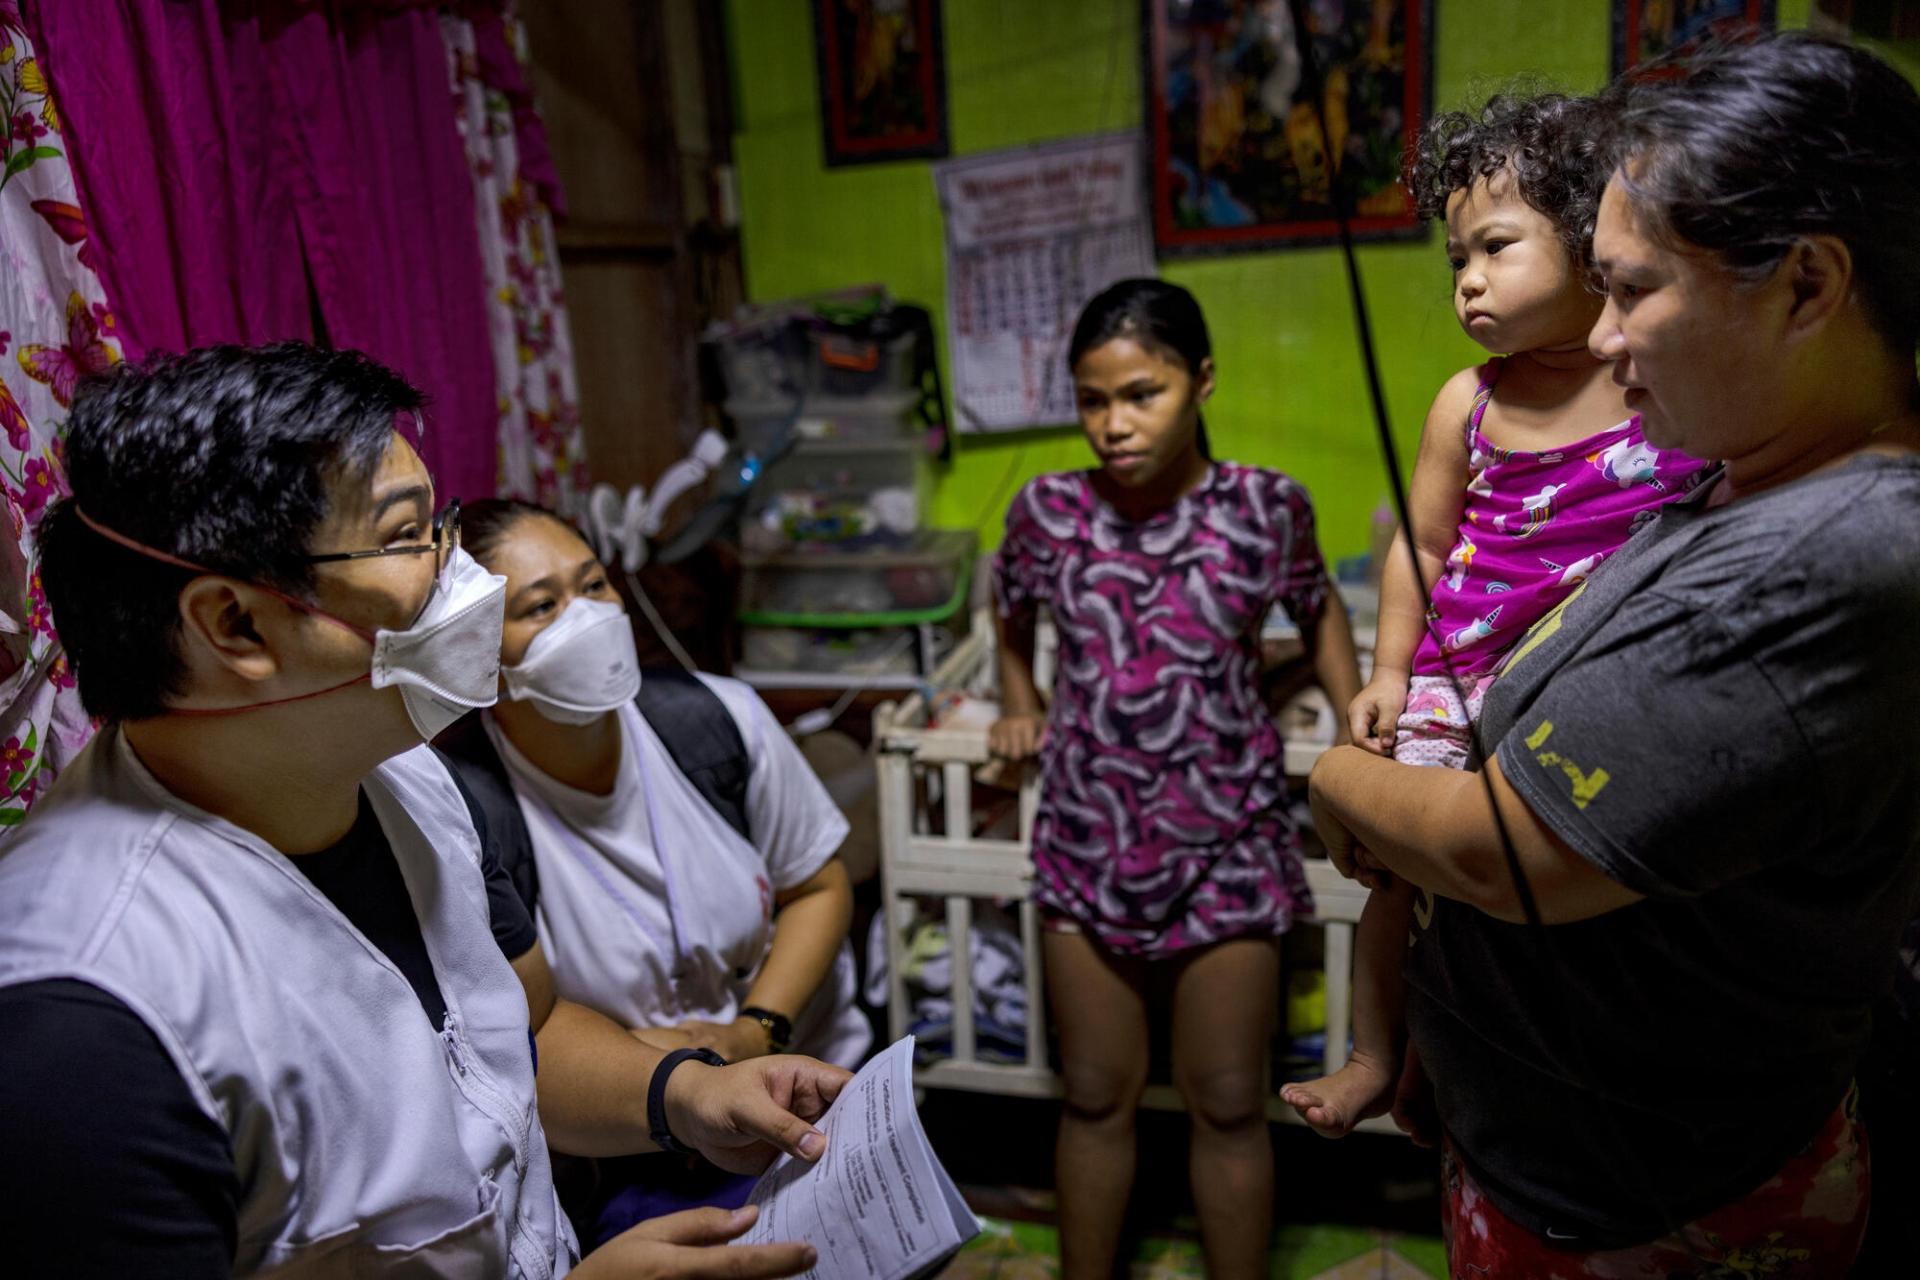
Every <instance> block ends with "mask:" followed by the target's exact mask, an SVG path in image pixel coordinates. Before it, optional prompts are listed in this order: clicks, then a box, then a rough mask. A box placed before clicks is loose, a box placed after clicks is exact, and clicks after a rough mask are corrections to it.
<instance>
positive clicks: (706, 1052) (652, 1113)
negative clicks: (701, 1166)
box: [647, 1049, 727, 1156]
mask: <svg viewBox="0 0 1920 1280" xmlns="http://www.w3.org/2000/svg"><path fill="white" fill-rule="evenodd" d="M688 1059H692V1060H693V1061H695V1062H704V1063H706V1064H707V1065H708V1066H710V1067H724V1066H726V1065H727V1060H726V1059H725V1058H723V1057H721V1056H720V1055H719V1054H717V1053H715V1052H714V1051H713V1050H711V1049H675V1050H674V1051H673V1052H672V1053H670V1054H668V1055H667V1056H666V1057H664V1058H662V1059H660V1065H659V1066H657V1067H655V1068H654V1069H653V1079H651V1080H649V1081H648V1082H647V1136H648V1137H649V1138H652V1139H653V1145H654V1146H656V1147H658V1148H660V1149H661V1150H662V1151H670V1152H672V1153H673V1154H674V1155H677V1156H692V1155H698V1154H700V1153H699V1152H697V1151H695V1150H694V1149H693V1148H692V1147H689V1146H685V1145H683V1144H682V1143H681V1142H680V1140H679V1139H678V1138H676V1137H674V1136H673V1133H672V1132H671V1131H670V1130H669V1129H668V1128H667V1077H668V1076H670V1075H672V1074H673V1069H674V1068H675V1067H677V1066H679V1065H680V1064H681V1063H683V1062H685V1061H687V1060H688Z"/></svg>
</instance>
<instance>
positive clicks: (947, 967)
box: [865, 902, 1027, 1062]
mask: <svg viewBox="0 0 1920 1280" xmlns="http://www.w3.org/2000/svg"><path fill="white" fill-rule="evenodd" d="M886 927H887V917H886V913H885V912H882V913H880V914H878V915H876V916H874V918H873V925H872V927H871V928H870V929H869V930H868V931H867V987H866V992H865V995H866V998H867V1002H868V1003H869V1004H874V1005H884V1004H885V1003H886V1002H887V973H888V969H887V934H886ZM907 929H908V932H907V946H906V968H905V974H904V976H905V978H906V982H907V995H908V1001H909V1004H910V1014H909V1021H910V1023H911V1026H910V1029H911V1031H912V1033H913V1034H914V1036H915V1037H916V1038H917V1040H918V1042H919V1049H918V1050H917V1052H918V1054H919V1056H920V1057H921V1059H922V1060H923V1061H924V1060H926V1059H927V1058H928V1057H947V1056H950V1054H951V1052H952V1042H953V954H952V948H951V946H950V945H949V943H948V939H947V927H946V924H945V923H944V922H943V921H939V920H930V919H921V920H917V921H915V922H914V923H913V924H912V925H910V926H907ZM969 933H970V941H971V945H970V946H969V948H968V952H969V955H970V957H971V959H972V976H973V1021H974V1038H975V1053H976V1055H977V1056H978V1057H979V1058H980V1059H982V1060H983V1061H988V1062H1014V1061H1025V1059H1026V1054H1027V1050H1026V1036H1027V969H1026V959H1025V954H1024V951H1023V950H1022V948H1021V945H1020V928H1019V924H1018V922H1017V921H1016V920H1015V918H1014V917H1013V915H1012V914H1011V913H1010V912H1008V911H1005V910H1003V909H1002V908H1000V907H997V906H995V905H993V904H992V903H987V902H981V903H976V904H975V907H974V915H973V923H972V927H971V929H970V930H969Z"/></svg>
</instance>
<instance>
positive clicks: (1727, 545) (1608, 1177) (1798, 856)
mask: <svg viewBox="0 0 1920 1280" xmlns="http://www.w3.org/2000/svg"><path fill="white" fill-rule="evenodd" d="M1714 487H1716V486H1714V485H1711V484H1709V485H1707V486H1703V488H1702V492H1701V493H1700V494H1698V495H1696V496H1695V497H1693V498H1692V499H1690V500H1688V501H1685V502H1681V503H1677V504H1674V505H1672V506H1669V507H1667V508H1665V509H1664V510H1663V511H1662V513H1661V514H1660V516H1659V517H1658V518H1657V519H1656V520H1655V521H1654V522H1653V523H1652V524H1651V526H1650V527H1648V528H1647V529H1646V530H1644V531H1643V532H1642V533H1641V534H1640V535H1639V536H1638V537H1636V538H1635V539H1634V540H1633V541H1631V542H1629V543H1628V544H1627V545H1626V546H1625V547H1624V548H1622V549H1621V550H1620V551H1619V552H1618V553H1616V554H1615V556H1614V557H1613V558H1612V559H1611V560H1609V561H1608V563H1607V565H1606V566H1605V568H1604V569H1603V570H1602V571H1601V572H1599V573H1597V574H1595V576H1594V577H1593V578H1592V579H1591V580H1590V581H1589V582H1588V583H1587V584H1586V586H1585V588H1584V589H1583V590H1581V591H1580V592H1579V593H1577V594H1576V595H1575V596H1574V597H1573V598H1572V599H1570V600H1569V601H1568V602H1567V603H1566V604H1565V605H1564V606H1562V608H1561V609H1560V610H1559V611H1557V612H1555V613H1553V614H1550V615H1548V616H1547V617H1546V618H1545V619H1543V620H1542V621H1541V622H1540V623H1539V625H1537V626H1536V627H1535V628H1534V629H1533V631H1532V632H1531V633H1530V634H1529V635H1528V636H1527V637H1526V638H1525V639H1523V640H1522V641H1521V642H1520V644H1519V645H1517V646H1516V648H1515V650H1514V653H1513V655H1512V657H1510V658H1509V659H1508V662H1507V665H1506V667H1505V668H1504V671H1503V674H1502V676H1501V678H1500V680H1499V681H1498V682H1497V683H1496V684H1495V686H1494V688H1493V690H1492V692H1491V693H1490V695H1489V697H1488V699H1487V703H1486V709H1485V713H1484V719H1483V721H1482V729H1483V733H1484V741H1485V742H1486V743H1487V744H1488V749H1489V750H1490V751H1493V752H1495V753H1497V757H1498V759H1499V761H1500V765H1501V769H1502V771H1503V772H1504V773H1505V775H1506V777H1507V778H1508V779H1509V780H1510V781H1511V782H1512V784H1513V786H1514V788H1515V789H1516V790H1517V791H1518V792H1519V794H1520V795H1521V796H1522V797H1523V798H1524V799H1525V801H1526V803H1527V805H1528V807H1529V808H1530V809H1531V810H1532V811H1533V812H1534V813H1535V814H1536V815H1537V816H1538V817H1539V818H1540V819H1541V821H1543V822H1544V823H1545V824H1546V825H1547V826H1548V827H1549V828H1551V829H1552V830H1553V831H1555V832H1556V833H1557V834H1558V835H1559V836H1560V837H1561V838H1562V839H1564V840H1565V841H1566V842H1567V843H1568V844H1570V845H1571V846H1572V847H1573V848H1574V849H1575V850H1576V851H1577V852H1578V853H1579V854H1580V855H1581V856H1583V857H1585V858H1587V859H1588V860H1590V861H1591V862H1592V863H1593V864H1594V865H1595V866H1597V867H1599V868H1600V869H1601V870H1602V871H1604V872H1606V873H1607V874H1608V875H1609V876H1611V877H1613V878H1614V879H1615V880H1617V881H1619V882H1620V883H1622V884H1624V885H1627V886H1628V887H1630V888H1632V889H1634V890H1636V891H1638V892H1640V893H1642V894H1645V895H1646V900H1645V901H1643V902H1639V903H1636V904H1634V905H1632V906H1629V907H1626V908H1624V909H1621V910H1618V911H1613V912H1610V913H1608V914H1606V915H1603V916H1599V917H1597V918H1595V919H1592V920H1587V921H1582V922H1579V923H1575V924H1566V925H1558V926H1554V927H1553V928H1551V929H1549V930H1548V935H1549V937H1548V939H1547V941H1548V943H1549V944H1550V945H1548V946H1546V947H1545V948H1542V947H1541V946H1540V939H1539V937H1538V935H1537V934H1535V933H1534V932H1533V931H1531V930H1529V929H1528V928H1526V927H1525V926H1520V925H1509V924H1503V923H1501V922H1500V921H1497V920H1495V919H1493V918H1492V917H1490V916H1487V915H1484V914H1482V913H1480V912H1478V911H1475V910H1473V909H1472V908H1470V907H1467V906H1463V905H1461V904H1458V903H1453V902H1446V901H1442V902H1440V903H1438V904H1437V908H1436V910H1435V912H1434V914H1433V916H1432V917H1431V920H1430V924H1429V926H1428V928H1427V929H1426V930H1424V931H1423V932H1422V933H1420V934H1419V935H1418V937H1417V940H1416V942H1415V944H1414V947H1413V950H1412V953H1411V955H1410V957H1409V960H1408V969H1407V976H1408V983H1409V986H1410V991H1409V1010H1408V1019H1409V1023H1410V1026H1411V1028H1412V1031H1413V1035H1414V1037H1415V1040H1416V1042H1417V1043H1418V1045H1419V1047H1420V1050H1421V1054H1422V1057H1423V1059H1424V1060H1425V1062H1426V1065H1427V1068H1428V1070H1429V1072H1430V1074H1431V1075H1432V1078H1433V1081H1434V1087H1435V1091H1436V1095H1437V1098H1438V1102H1439V1105H1440V1112H1441V1118H1442V1120H1443V1121H1444V1122H1445V1124H1446V1127H1447V1130H1448V1133H1449V1134H1450V1136H1451V1138H1452V1140H1453V1143H1454V1145H1455V1148H1456V1150H1457V1151H1458V1152H1459V1154H1460V1155H1461V1157H1462V1158H1463V1159H1464V1160H1465V1161H1466V1163H1467V1166H1468V1168H1469V1169H1470V1170H1471V1171H1472V1173H1473V1174H1474V1176H1475V1177H1476V1179H1478V1180H1479V1181H1480V1183H1481V1184H1482V1185H1483V1186H1484V1188H1485V1189H1486V1191H1487V1194H1488V1195H1489V1196H1490V1197H1491V1198H1492V1199H1493V1201H1494V1203H1495V1204H1496V1205H1498V1206H1499V1207H1500V1208H1501V1209H1502V1210H1504V1211H1505V1212H1506V1213H1507V1214H1508V1215H1509V1216H1511V1217H1512V1218H1514V1219H1515V1220H1516V1221H1518V1222H1519V1223H1521V1224H1522V1225H1524V1226H1527V1227H1529V1228H1530V1229H1532V1230H1534V1231H1536V1232H1538V1233H1540V1234H1546V1235H1549V1236H1550V1238H1554V1239H1558V1240H1569V1241H1580V1242H1582V1243H1585V1244H1586V1245H1588V1246H1589V1247H1599V1246H1623V1245H1626V1244H1630V1243H1638V1242H1641V1241H1645V1240H1650V1239H1652V1238H1654V1237H1656V1236H1659V1235H1661V1234H1663V1233H1665V1232H1666V1231H1668V1230H1670V1229H1671V1228H1673V1227H1675V1226H1678V1225H1680V1224H1681V1223H1684V1222H1687V1221H1689V1220H1691V1219H1693V1218H1696V1217H1698V1216H1700V1215H1702V1214H1704V1213H1706V1212H1708V1211H1710V1210H1712V1209H1714V1208H1716V1207H1718V1206H1719V1205H1722V1204H1725V1203H1727V1202H1728V1201H1731V1200H1733V1199H1737V1198H1738V1197H1740V1196H1742V1195H1744V1194H1746V1193H1747V1192H1749V1191H1751V1190H1753V1189H1755V1188H1756V1187H1758V1186H1759V1185H1760V1184H1761V1183H1762V1182H1764V1181H1766V1180H1767V1178H1769V1177H1770V1176H1772V1174H1773V1173H1774V1172H1776V1171H1777V1170H1778V1169H1779V1168H1780V1166H1782V1165H1784V1164H1785V1163H1786V1162H1787V1161H1788V1160H1789V1159H1791V1158H1792V1157H1793V1155H1794V1154H1795V1153H1796V1152H1797V1151H1798V1150H1799V1149H1800V1148H1802V1147H1803V1146H1804V1145H1805V1144H1806V1143H1807V1142H1808V1141H1809V1140H1810V1139H1811V1138H1812V1137H1813V1136H1814V1134H1815V1133H1816V1131H1817V1130H1818V1129H1819V1128H1820V1126H1821V1124H1822V1123H1823V1122H1824V1120H1825V1119H1826V1117H1827V1116H1828V1115H1829V1114H1830V1113H1831V1112H1832V1111H1833V1109H1834V1107H1835V1106H1836V1105H1837V1104H1838V1103H1839V1102H1840V1101H1841V1099H1842V1097H1843V1096H1844V1094H1845V1091H1846V1088H1847V1083H1848V1081H1849V1079H1850V1078H1851V1076H1852V1073H1853V1071H1854V1069H1855V1065H1856V1063H1857V1061H1858V1059H1859V1057H1860V1055H1861V1052H1862V1051H1863V1049H1864V1047H1865V1045H1866V1042H1867V1036H1868V1031H1869V1022H1870V1015H1869V1009H1870V1006H1871V1005H1872V1003H1873V1001H1874V998H1875V997H1876V996H1877V995H1878V994H1879V993H1881V992H1882V991H1884V989H1885V988H1886V986H1887V983H1888V982H1889V981H1890V979H1891V977H1892V972H1893V967H1894V955H1895V951H1896V944H1897V940H1898V938H1899V935H1900V932H1901V929H1902V928H1903V926H1904V925H1905V924H1906V922H1907V921H1908V919H1909V918H1910V917H1912V916H1913V914H1914V911H1915V909H1916V906H1917V905H1920V904H1917V903H1916V889H1917V888H1920V751H1916V750H1915V748H1914V743H1913V735H1914V732H1915V728H1916V726H1920V461H1915V460H1913V459H1910V458H1904V459H1890V458H1884V457H1878V456H1866V457H1861V458H1858V459H1855V460H1853V461H1851V462H1849V463H1847V464H1845V465H1843V466H1840V467H1837V468H1835V469H1833V470H1831V471H1827V472H1824V473H1821V474H1818V475H1814V476H1810V477H1808V478H1806V479H1804V480H1801V481H1798V482H1796V483H1793V484H1790V485H1787V486H1784V487H1782V488H1779V489H1776V490H1770V491H1767V492H1764V493H1762V494H1758V495H1756V496H1754V497H1752V498H1749V499H1745V500H1743V501H1740V502H1735V503H1730V504H1728V505H1725V506H1721V507H1715V508H1708V507H1707V506H1706V501H1705V500H1706V498H1707V497H1708V496H1709V494H1710V492H1711V491H1712V489H1713V488H1714Z"/></svg>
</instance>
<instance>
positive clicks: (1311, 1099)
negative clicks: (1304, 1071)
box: [1280, 1053, 1397, 1138]
mask: <svg viewBox="0 0 1920 1280" xmlns="http://www.w3.org/2000/svg"><path fill="white" fill-rule="evenodd" d="M1396 1074H1397V1073H1395V1072H1393V1071H1390V1070H1388V1068H1387V1065H1386V1064H1385V1063H1384V1062H1381V1061H1380V1060H1379V1059H1377V1058H1374V1057H1372V1056H1371V1055H1369V1054H1365V1053H1356V1054H1354V1055H1353V1056H1352V1057H1351V1058H1349V1059H1347V1065H1346V1066H1344V1067H1341V1068H1340V1069H1339V1070H1338V1071H1336V1072H1334V1073H1333V1074H1332V1075H1330V1076H1322V1077H1321V1078H1320V1079H1318V1080H1307V1081H1303V1082H1301V1083H1299V1084H1289V1085H1285V1086H1283V1087H1282V1088H1281V1090H1280V1099H1281V1101H1283V1102H1285V1103H1286V1104H1287V1105H1288V1106H1290V1107H1292V1108H1293V1109H1294V1110H1295V1111H1297V1112H1299V1113H1300V1118H1301V1119H1302V1120H1305V1121H1306V1122H1307V1123H1308V1124H1309V1125H1311V1126H1313V1129H1314V1131H1315V1132H1317V1133H1318V1134H1320V1136H1321V1137H1324V1138H1344V1137H1346V1136H1347V1135H1348V1134H1349V1133H1351V1132H1353V1126H1355V1125H1356V1124H1359V1123H1360V1122H1361V1121H1362V1120H1366V1119H1369V1118H1370V1117H1373V1116H1378V1115H1385V1114H1386V1111H1387V1108H1388V1107H1389V1106H1390V1105H1392V1103H1393V1084H1394V1079H1395V1076H1396Z"/></svg>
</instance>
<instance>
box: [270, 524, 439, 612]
mask: <svg viewBox="0 0 1920 1280" xmlns="http://www.w3.org/2000/svg"><path fill="white" fill-rule="evenodd" d="M459 546H460V499H458V498H452V499H449V500H448V502H447V505H446V506H444V507H442V508H440V510H439V511H437V512H435V513H434V517H433V530H432V533H431V535H430V541H427V542H419V543H413V542H409V543H406V544H405V545H402V546H397V547H376V548H375V549H373V550H371V551H324V552H321V553H320V554H319V555H309V556H302V557H301V559H303V560H305V561H306V562H307V563H308V564H329V563H332V562H335V561H340V560H372V559H375V558H377V557H379V556H424V555H429V554H431V555H432V556H433V557H434V564H433V589H432V590H431V591H429V592H428V593H427V599H426V601H425V602H424V603H423V604H421V606H420V609H421V611H422V612H425V611H426V607H427V605H428V604H431V603H433V597H434V595H435V594H437V593H438V592H439V590H440V587H441V584H442V583H444V582H445V581H446V577H447V569H448V566H449V565H451V564H452V563H453V553H454V551H455V550H456V549H457V548H458V547H459Z"/></svg>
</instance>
